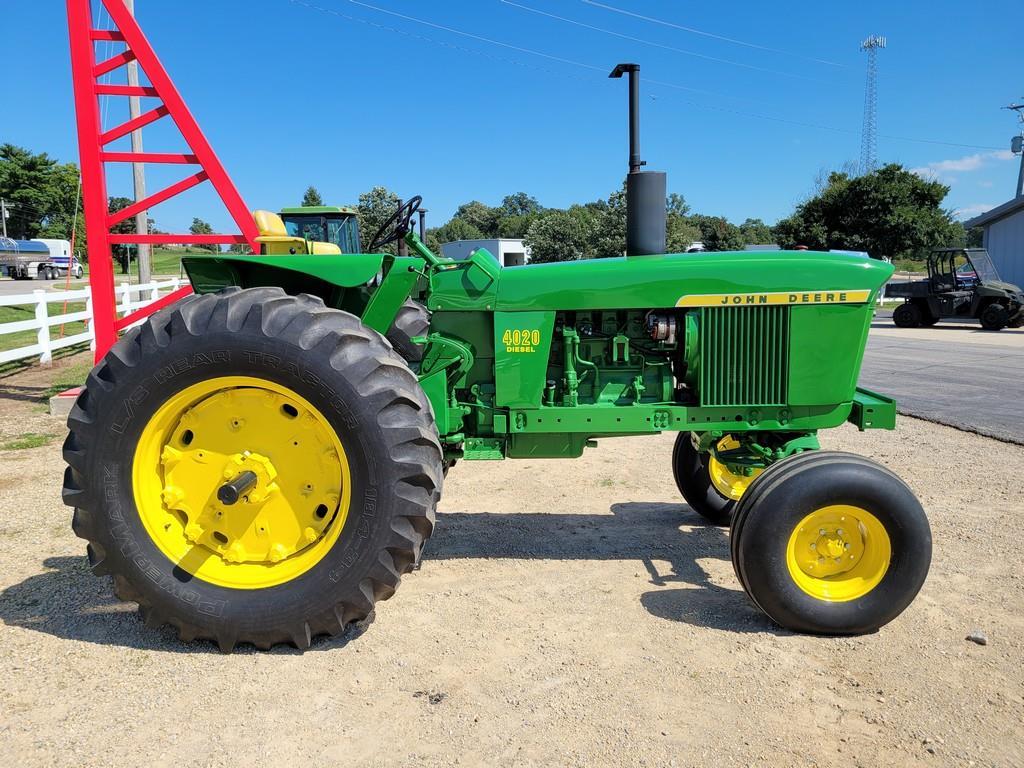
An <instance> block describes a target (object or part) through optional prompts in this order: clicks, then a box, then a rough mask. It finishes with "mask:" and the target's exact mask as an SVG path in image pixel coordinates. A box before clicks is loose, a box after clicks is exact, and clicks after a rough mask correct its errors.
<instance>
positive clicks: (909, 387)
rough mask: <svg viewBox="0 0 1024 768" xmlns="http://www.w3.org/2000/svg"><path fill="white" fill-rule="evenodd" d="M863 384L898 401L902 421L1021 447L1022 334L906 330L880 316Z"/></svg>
mask: <svg viewBox="0 0 1024 768" xmlns="http://www.w3.org/2000/svg"><path fill="white" fill-rule="evenodd" d="M860 384H861V386H864V387H867V388H868V389H875V390H878V391H879V392H884V393H885V394H887V395H891V396H892V397H895V398H896V400H897V401H898V403H899V410H900V413H906V414H908V415H911V416H918V417H921V418H925V419H928V420H930V421H936V422H938V423H940V424H948V425H950V426H954V427H958V428H960V429H967V430H970V431H972V432H978V433H980V434H983V435H989V436H991V437H997V438H999V439H1001V440H1010V441H1013V442H1016V443H1021V444H1024V329H1014V330H1009V329H1006V330H1002V331H999V332H998V333H992V332H988V331H983V330H981V327H980V326H979V325H977V324H976V323H973V324H966V323H939V324H938V325H936V326H935V327H934V328H927V329H925V328H917V329H905V330H904V329H900V328H896V327H894V326H893V325H892V321H891V320H889V319H888V318H885V317H882V316H879V317H878V318H877V319H876V320H875V323H874V325H873V326H872V331H871V336H870V338H869V340H868V350H867V355H866V357H865V359H864V367H863V368H862V370H861V377H860Z"/></svg>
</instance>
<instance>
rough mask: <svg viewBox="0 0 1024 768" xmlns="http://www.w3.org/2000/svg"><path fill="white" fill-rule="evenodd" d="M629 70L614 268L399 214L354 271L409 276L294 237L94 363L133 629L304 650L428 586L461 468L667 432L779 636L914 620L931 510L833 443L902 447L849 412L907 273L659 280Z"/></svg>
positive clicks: (873, 414) (99, 446)
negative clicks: (455, 252) (440, 242)
mask: <svg viewBox="0 0 1024 768" xmlns="http://www.w3.org/2000/svg"><path fill="white" fill-rule="evenodd" d="M616 73H618V74H619V75H621V74H624V73H628V74H629V75H630V81H631V88H630V90H631V94H632V96H633V98H631V106H632V115H631V123H630V125H631V132H630V133H631V155H630V173H629V176H628V177H627V192H628V214H629V218H628V226H627V229H628V231H627V255H626V256H624V257H621V258H612V259H601V260H593V261H576V262H564V263H552V264H542V265H528V266H522V267H513V268H502V267H501V266H499V265H498V264H497V262H496V261H495V259H494V258H493V257H491V255H490V254H488V253H487V252H485V251H483V250H480V251H477V252H476V253H474V254H473V255H472V256H471V257H470V258H469V259H466V260H461V261H453V260H450V259H446V258H442V257H440V256H438V255H437V254H435V253H433V252H431V251H430V250H429V249H428V248H427V247H426V245H425V244H424V243H423V242H422V241H421V239H420V238H419V237H418V236H417V235H416V234H415V233H414V232H413V231H412V219H413V216H414V215H415V213H416V212H417V210H418V208H419V204H420V200H419V198H413V199H412V200H410V201H408V202H407V203H405V204H404V205H403V206H402V207H401V209H400V210H398V211H396V213H395V214H394V216H392V218H391V220H390V221H389V222H388V223H387V224H386V225H385V226H384V228H383V229H382V232H381V233H380V234H379V235H378V236H376V237H374V239H373V243H372V247H370V248H368V249H367V250H369V251H373V250H374V249H375V248H378V247H380V246H383V245H385V244H387V243H391V242H401V243H404V245H405V246H407V248H408V254H409V255H389V254H381V253H373V252H370V253H346V254H341V253H337V252H333V253H332V252H320V251H319V250H318V248H317V247H316V245H315V243H316V242H317V241H308V240H307V241H306V242H308V243H311V245H310V247H305V246H304V247H302V248H301V249H299V248H295V249H294V250H295V251H297V252H294V253H293V252H291V251H292V250H293V249H292V248H291V247H286V244H282V243H280V242H276V243H268V247H267V248H266V249H265V250H267V251H268V252H267V253H264V254H253V255H236V254H226V253H222V254H214V255H209V256H189V257H187V258H186V259H185V266H186V269H187V271H188V275H189V278H190V280H191V283H192V286H193V288H194V289H195V295H194V296H191V297H188V298H186V299H184V300H182V301H180V302H178V303H177V304H174V305H172V306H170V307H168V308H166V309H164V310H162V311H160V312H159V313H157V314H156V315H154V316H153V317H152V318H151V319H150V320H148V321H147V322H146V323H145V324H144V325H142V326H141V327H138V328H135V329H133V330H131V331H129V332H128V333H127V334H126V335H125V336H124V337H123V338H122V339H121V340H120V341H119V342H118V343H117V344H116V345H115V346H114V347H113V348H112V349H111V350H110V352H109V353H108V354H107V355H106V357H105V358H104V359H103V360H102V361H101V362H100V363H99V364H98V365H97V367H96V368H95V369H94V370H93V371H92V373H91V374H90V375H89V377H88V381H87V386H86V387H85V389H84V391H83V392H82V394H81V396H80V398H79V400H78V401H77V403H76V405H75V407H74V409H73V411H72V413H71V416H70V418H69V427H70V434H69V436H68V438H67V442H66V445H65V448H64V455H65V457H66V460H67V462H68V464H69V468H68V471H67V473H66V478H65V487H64V498H65V501H66V502H67V503H68V504H70V505H72V506H74V507H75V514H74V530H75V532H76V533H77V534H78V535H79V536H80V537H82V538H84V539H86V540H87V541H88V556H89V561H90V563H91V565H92V569H93V572H94V573H96V574H97V575H103V574H109V575H111V576H112V577H113V581H114V585H115V589H116V592H117V594H118V595H119V596H120V597H121V598H122V599H125V600H130V601H134V602H137V603H138V604H139V606H140V610H141V613H142V616H143V617H144V619H145V622H146V624H147V625H150V626H159V625H162V624H165V623H169V624H171V625H173V626H174V627H175V628H176V629H177V631H178V633H179V634H180V636H181V638H182V639H184V640H190V639H194V638H209V639H212V640H214V641H215V642H216V643H218V644H219V646H220V647H221V649H222V650H224V651H229V650H231V649H232V648H234V647H235V646H236V644H238V643H251V644H253V645H255V646H256V647H257V648H261V649H265V648H269V647H271V646H272V645H274V644H276V643H292V644H294V645H295V646H297V647H299V648H306V647H308V646H309V645H310V642H311V640H312V639H313V638H314V637H315V636H318V635H334V634H337V633H340V632H342V631H343V630H345V628H346V627H347V626H348V625H349V624H350V623H352V622H354V621H358V620H360V619H363V618H365V617H367V616H368V615H369V614H370V613H371V611H373V609H374V605H375V604H376V603H377V601H379V600H383V599H386V598H388V597H390V596H391V595H392V594H393V593H394V591H395V589H396V588H397V587H398V584H399V581H400V579H401V577H402V575H403V574H406V573H408V572H409V571H411V570H412V569H413V568H415V567H416V566H417V564H418V563H419V562H420V558H421V557H422V555H423V553H424V549H425V547H426V544H427V541H428V539H429V538H430V535H431V533H432V531H433V529H434V524H435V509H436V507H437V504H438V500H439V499H440V497H441V490H442V486H443V484H444V482H445V479H446V475H448V473H449V469H450V468H451V467H452V466H453V465H454V464H455V463H456V462H457V461H467V462H468V461H490V460H501V459H517V458H530V459H536V458H564V459H570V458H574V457H578V456H580V455H581V454H582V453H583V451H584V450H586V449H587V448H589V447H592V446H594V445H595V444H596V441H598V440H601V439H603V438H611V437H618V436H624V435H657V434H659V433H662V432H665V431H671V432H676V433H678V436H677V439H676V443H675V449H674V452H673V455H672V458H671V465H672V472H673V473H674V476H675V480H676V482H677V484H678V487H679V490H680V492H681V493H682V495H683V497H684V498H685V499H686V501H687V503H688V504H689V506H690V507H691V508H692V510H693V511H694V512H696V513H698V514H699V515H701V516H703V518H705V519H706V520H707V521H709V522H711V523H714V524H720V525H726V524H728V525H730V526H731V529H730V530H731V557H732V562H733V565H734V567H735V571H736V576H737V578H738V580H739V582H740V584H742V586H743V588H744V589H745V590H746V592H747V594H748V595H749V596H750V597H751V599H752V600H753V601H754V602H755V603H756V604H757V606H758V607H759V608H761V609H762V610H763V611H764V612H765V613H766V614H767V615H768V616H769V617H770V618H771V619H773V620H774V621H775V622H777V623H778V624H780V625H782V626H783V627H786V628H789V629H791V630H795V631H799V632H810V633H822V634H837V635H843V634H858V633H864V632H871V631H873V630H876V629H877V628H879V627H881V626H882V625H884V624H886V623H887V622H889V621H890V620H892V619H894V618H895V617H896V616H898V615H899V614H900V613H901V612H902V611H903V610H904V609H905V608H906V607H907V606H908V605H909V604H910V602H911V601H912V600H913V598H914V597H915V595H916V594H917V592H918V590H919V589H920V588H921V586H922V584H923V582H924V580H925V577H926V574H927V572H928V568H929V564H930V559H931V533H930V529H929V525H928V521H927V519H926V517H925V513H924V511H923V509H922V507H921V505H920V503H919V502H918V501H917V499H916V498H915V496H914V494H913V493H912V492H911V490H910V489H909V488H908V487H907V485H906V484H905V483H904V482H903V481H902V480H900V479H899V478H898V477H897V476H896V475H895V474H894V473H893V472H891V471H890V470H888V469H886V468H884V467H882V466H880V465H878V464H876V463H874V462H872V461H869V460H867V459H865V458H862V457H859V456H856V455H851V454H847V453H838V452H832V451H825V450H820V449H819V443H818V439H817V434H818V431H819V430H822V429H828V428H831V427H837V426H840V425H842V424H843V423H844V422H852V423H853V424H855V425H856V426H858V427H859V428H861V429H868V428H883V429H891V428H893V426H894V422H895V404H894V402H893V401H892V400H891V399H888V398H886V397H884V396H882V395H878V394H875V393H872V392H869V391H866V390H863V389H860V388H858V387H857V377H858V373H859V370H860V365H861V359H862V356H863V352H864V347H865V343H866V339H867V334H868V329H869V327H870V324H871V319H872V314H873V302H874V301H875V299H876V297H877V295H878V292H879V290H880V288H881V287H882V286H883V285H884V284H885V283H886V281H887V280H888V279H889V277H890V275H891V274H892V267H891V266H890V265H888V264H885V263H882V262H879V261H873V260H865V259H863V258H860V257H855V256H847V255H840V254H829V253H814V252H807V251H791V252H790V251H784V252H761V253H754V252H739V253H693V254H666V253H664V251H665V204H664V200H665V189H666V184H665V176H664V174H662V173H657V172H652V171H644V170H641V166H642V162H641V161H640V159H639V150H638V142H637V114H636V104H637V100H636V98H635V93H636V90H637V86H636V78H637V68H636V67H635V66H633V65H626V66H620V67H618V68H617V69H616ZM613 74H615V73H613ZM285 215H286V217H287V216H289V215H291V214H288V212H285ZM303 226H304V225H303ZM316 231H317V232H318V233H322V232H323V229H318V230H316ZM307 234H309V232H308V231H307V230H305V229H302V230H301V231H297V233H296V235H294V236H292V235H288V234H287V232H285V234H284V235H272V234H271V235H268V237H270V238H273V237H290V236H292V237H298V238H300V239H303V240H305V239H306V235H307ZM316 236H317V237H320V236H321V234H317V235H316ZM326 237H327V238H328V240H330V239H331V238H330V236H329V235H327V236H326ZM327 250H328V251H330V250H331V249H327ZM338 250H340V248H339V249H338ZM421 281H422V284H424V285H426V290H425V291H424V293H423V303H418V302H415V301H413V300H412V299H411V298H410V297H411V296H412V295H413V292H414V291H415V290H416V286H417V285H419V284H420V283H421ZM666 459H667V457H666ZM534 466H535V467H536V466H537V465H534ZM452 474H453V482H457V475H458V470H455V471H454V472H453V473H452ZM529 481H530V482H531V483H543V482H548V481H549V480H545V478H544V476H543V474H541V473H540V472H539V471H536V470H535V473H534V474H533V475H532V476H531V477H530V478H529ZM551 481H553V480H551ZM683 519H685V517H683V518H681V520H683Z"/></svg>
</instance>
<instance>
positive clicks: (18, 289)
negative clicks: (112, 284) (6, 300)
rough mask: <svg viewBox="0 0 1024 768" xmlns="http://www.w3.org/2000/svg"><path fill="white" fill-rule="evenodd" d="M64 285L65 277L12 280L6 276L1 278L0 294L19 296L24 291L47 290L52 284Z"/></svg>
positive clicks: (73, 281) (74, 281) (75, 281)
mask: <svg viewBox="0 0 1024 768" xmlns="http://www.w3.org/2000/svg"><path fill="white" fill-rule="evenodd" d="M77 282H78V281H77V280H72V283H77ZM63 285H64V278H61V279H60V280H11V279H9V278H6V277H5V278H3V279H0V296H17V295H20V294H23V293H32V291H39V290H43V291H45V290H48V289H49V288H50V287H51V286H63Z"/></svg>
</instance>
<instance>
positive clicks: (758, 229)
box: [739, 219, 775, 245]
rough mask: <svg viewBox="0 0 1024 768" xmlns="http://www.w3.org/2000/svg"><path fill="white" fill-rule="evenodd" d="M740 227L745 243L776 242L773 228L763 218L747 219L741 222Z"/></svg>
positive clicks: (764, 243)
mask: <svg viewBox="0 0 1024 768" xmlns="http://www.w3.org/2000/svg"><path fill="white" fill-rule="evenodd" d="M739 229H740V237H742V238H743V244H744V245H768V244H769V243H774V242H775V233H774V232H773V231H772V228H771V227H769V226H768V225H767V224H765V223H764V222H763V221H761V219H747V220H745V221H744V222H743V223H742V224H740V227H739Z"/></svg>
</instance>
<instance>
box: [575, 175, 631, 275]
mask: <svg viewBox="0 0 1024 768" xmlns="http://www.w3.org/2000/svg"><path fill="white" fill-rule="evenodd" d="M580 208H582V209H583V210H582V211H580V215H581V216H582V214H583V211H586V212H588V213H589V216H590V218H589V227H588V228H587V229H586V230H585V233H586V235H587V241H588V245H589V254H588V255H589V256H590V257H593V258H598V259H606V258H610V257H614V256H622V255H623V254H624V253H625V252H626V187H625V185H623V186H622V187H621V188H620V189H617V190H616V191H615V192H612V193H611V194H610V195H608V199H607V200H598V201H597V202H594V203H587V204H586V205H583V206H580Z"/></svg>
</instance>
